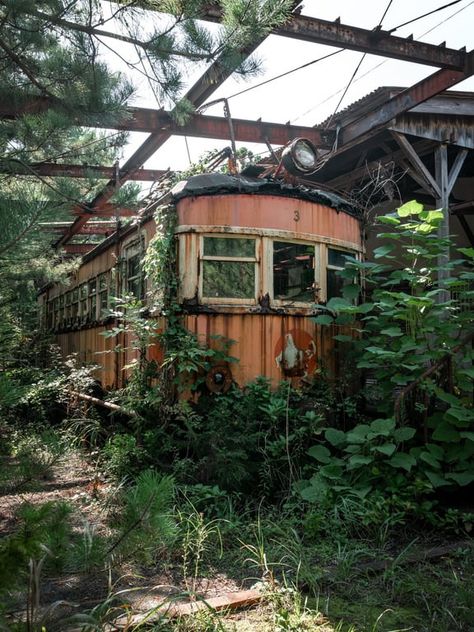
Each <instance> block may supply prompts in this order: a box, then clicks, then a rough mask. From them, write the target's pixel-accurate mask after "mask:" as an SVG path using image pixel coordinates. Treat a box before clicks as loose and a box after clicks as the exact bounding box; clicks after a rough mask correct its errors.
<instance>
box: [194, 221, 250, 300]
mask: <svg viewBox="0 0 474 632" xmlns="http://www.w3.org/2000/svg"><path fill="white" fill-rule="evenodd" d="M206 237H211V238H212V239H248V240H253V241H254V242H255V255H254V257H226V256H223V255H204V239H205V238H206ZM260 243H261V238H260V237H259V236H258V235H246V234H232V235H223V234H220V233H202V234H201V235H200V236H199V278H198V296H199V302H200V303H203V304H208V305H256V304H257V300H258V295H259V285H260V283H259V281H260V259H259V246H260ZM205 261H226V262H229V263H253V264H254V296H253V297H252V298H250V297H248V298H231V297H225V296H220V297H216V296H203V281H204V262H205Z"/></svg>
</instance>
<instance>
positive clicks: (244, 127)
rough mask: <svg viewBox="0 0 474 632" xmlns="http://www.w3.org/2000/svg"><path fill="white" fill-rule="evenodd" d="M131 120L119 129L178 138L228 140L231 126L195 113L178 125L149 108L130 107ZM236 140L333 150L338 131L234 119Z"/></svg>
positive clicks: (169, 117)
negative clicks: (299, 141) (307, 143)
mask: <svg viewBox="0 0 474 632" xmlns="http://www.w3.org/2000/svg"><path fill="white" fill-rule="evenodd" d="M128 113H129V116H130V118H127V120H124V121H123V122H122V121H119V122H118V123H117V125H116V126H115V127H116V128H117V129H124V130H131V131H135V132H170V133H171V134H173V135H176V136H196V137H199V138H216V139H220V140H228V138H229V124H228V122H227V121H226V119H225V118H222V117H220V116H207V115H204V114H194V115H193V116H192V117H191V118H190V119H189V121H188V122H187V123H185V124H184V125H178V124H177V123H176V122H175V121H173V119H172V117H171V114H170V113H169V112H164V111H160V110H151V109H146V108H129V109H128ZM232 125H233V128H234V135H235V140H237V141H241V142H246V143H255V142H261V143H263V142H265V140H268V142H269V143H271V144H272V145H286V143H288V142H289V141H291V140H293V139H295V138H297V137H299V136H303V137H304V138H308V139H309V140H311V141H312V142H313V143H314V144H316V145H318V146H324V147H330V146H331V145H332V143H333V142H334V132H333V131H327V130H323V129H318V128H316V127H306V126H303V125H286V124H281V123H270V122H268V121H262V120H258V121H252V120H248V119H237V118H232Z"/></svg>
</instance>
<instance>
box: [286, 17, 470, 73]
mask: <svg viewBox="0 0 474 632" xmlns="http://www.w3.org/2000/svg"><path fill="white" fill-rule="evenodd" d="M273 32H274V34H275V35H282V36H284V37H290V38H293V39H299V40H304V41H306V42H314V43H316V44H324V45H326V46H338V47H339V46H340V47H341V48H346V49H348V50H356V51H360V52H362V53H368V54H370V55H381V56H382V57H390V58H392V59H400V60H402V61H411V62H415V63H417V64H425V65H427V66H437V67H439V68H452V69H455V70H463V69H464V66H465V63H466V53H465V52H464V51H462V50H461V51H460V50H455V49H453V48H445V47H441V46H436V45H434V44H427V43H426V42H419V41H417V40H413V39H408V38H406V37H396V36H394V35H390V34H389V33H388V32H387V31H383V30H381V29H374V30H369V29H362V28H358V27H355V26H349V25H347V24H341V23H340V22H339V21H336V22H329V21H327V20H320V19H318V18H312V17H308V16H306V15H296V16H294V17H292V18H291V20H289V21H288V22H287V23H286V24H284V25H283V26H280V27H278V28H276V29H275V30H274V31H273Z"/></svg>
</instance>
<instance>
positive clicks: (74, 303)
mask: <svg viewBox="0 0 474 632" xmlns="http://www.w3.org/2000/svg"><path fill="white" fill-rule="evenodd" d="M78 316H79V288H78V287H76V288H74V289H73V291H72V296H71V317H72V319H73V320H76V319H77V318H78Z"/></svg>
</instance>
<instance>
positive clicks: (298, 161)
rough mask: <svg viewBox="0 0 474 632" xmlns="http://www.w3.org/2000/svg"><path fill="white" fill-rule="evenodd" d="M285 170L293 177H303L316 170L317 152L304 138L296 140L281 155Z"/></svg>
mask: <svg viewBox="0 0 474 632" xmlns="http://www.w3.org/2000/svg"><path fill="white" fill-rule="evenodd" d="M281 160H282V163H283V166H284V167H285V169H286V170H287V171H288V172H289V173H291V174H293V175H302V174H303V175H305V174H308V173H311V172H312V171H314V169H316V163H317V160H318V150H317V149H316V147H315V146H314V145H313V143H312V142H311V141H309V140H308V139H306V138H296V139H295V140H293V141H292V142H291V143H290V144H289V145H288V147H285V149H284V150H283V153H282V155H281Z"/></svg>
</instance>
